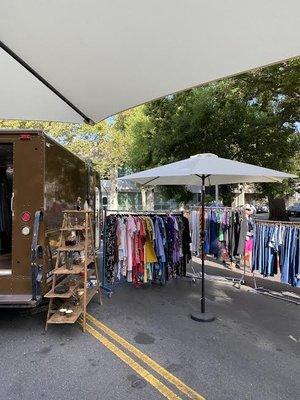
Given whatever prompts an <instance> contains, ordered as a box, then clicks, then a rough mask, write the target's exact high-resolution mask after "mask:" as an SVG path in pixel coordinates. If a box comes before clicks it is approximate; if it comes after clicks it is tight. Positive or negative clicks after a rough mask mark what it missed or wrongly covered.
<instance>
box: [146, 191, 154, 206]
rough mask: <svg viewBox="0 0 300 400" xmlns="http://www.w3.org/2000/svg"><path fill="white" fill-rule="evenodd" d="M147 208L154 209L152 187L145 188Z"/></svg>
mask: <svg viewBox="0 0 300 400" xmlns="http://www.w3.org/2000/svg"><path fill="white" fill-rule="evenodd" d="M147 210H148V211H152V210H154V189H153V187H149V188H147Z"/></svg>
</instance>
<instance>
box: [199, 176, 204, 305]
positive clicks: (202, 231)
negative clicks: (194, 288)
mask: <svg viewBox="0 0 300 400" xmlns="http://www.w3.org/2000/svg"><path fill="white" fill-rule="evenodd" d="M204 210H205V176H204V175H202V186H201V237H200V238H201V274H202V277H201V278H202V279H201V313H205V278H204V259H205V254H204V245H205V221H204V218H205V213H204Z"/></svg>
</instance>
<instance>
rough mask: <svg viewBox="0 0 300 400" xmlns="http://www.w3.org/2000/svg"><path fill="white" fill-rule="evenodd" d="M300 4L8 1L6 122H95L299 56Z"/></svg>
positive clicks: (4, 17)
mask: <svg viewBox="0 0 300 400" xmlns="http://www.w3.org/2000/svg"><path fill="white" fill-rule="evenodd" d="M299 14H300V2H299V0H285V1H281V0H263V1H262V0H251V1H248V0H226V1H221V0H163V1H162V0H130V1H124V0H51V1H49V0H39V1H36V0H26V1H24V0H1V1H0V88H1V96H0V119H29V120H58V121H67V122H82V121H83V120H86V121H87V122H92V121H95V122H98V121H99V120H102V119H104V118H106V117H108V116H110V115H113V114H115V113H118V112H120V111H122V110H125V109H128V108H130V107H134V106H136V105H138V104H142V103H145V102H147V101H150V100H153V99H157V98H159V97H163V96H166V95H168V94H170V93H175V92H178V91H181V90H185V89H187V88H191V87H194V86H198V85H201V84H204V83H207V82H210V81H213V80H216V79H220V78H223V77H226V76H231V75H235V74H238V73H241V72H244V71H248V70H250V69H253V68H257V67H261V66H265V65H270V64H273V63H276V62H280V61H283V60H286V59H289V58H291V57H296V56H298V55H299V54H300V41H299V33H300V24H299Z"/></svg>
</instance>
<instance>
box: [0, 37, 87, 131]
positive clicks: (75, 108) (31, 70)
mask: <svg viewBox="0 0 300 400" xmlns="http://www.w3.org/2000/svg"><path fill="white" fill-rule="evenodd" d="M0 48H1V49H3V50H4V51H5V52H6V53H7V54H9V55H10V56H11V57H12V58H13V59H14V60H16V61H17V62H18V63H19V64H21V65H22V66H23V67H24V68H25V69H27V71H28V72H30V73H31V74H32V75H33V76H34V77H36V78H37V79H38V80H39V81H40V82H42V83H43V84H44V85H45V86H47V88H48V89H50V90H51V91H52V92H53V93H54V94H56V96H58V97H59V98H60V99H61V100H62V101H63V102H65V103H66V104H68V106H69V107H71V108H72V109H73V110H74V111H75V112H76V113H77V114H79V115H80V116H81V117H82V118H83V120H84V122H85V123H87V124H89V125H95V122H94V121H93V120H92V119H91V118H89V117H88V116H87V115H86V114H84V113H83V112H82V111H81V110H79V108H77V107H76V106H75V105H74V104H73V103H71V102H70V100H69V99H67V98H66V97H65V96H64V95H63V94H62V93H60V92H59V91H58V90H57V89H56V88H55V87H54V86H52V85H51V83H49V82H48V81H47V80H46V79H45V78H43V77H42V76H41V75H40V74H39V73H38V72H37V71H35V70H34V69H33V68H32V67H31V66H30V65H29V64H27V62H26V61H24V60H23V59H22V58H21V57H19V56H18V54H16V53H15V52H14V51H13V50H12V49H10V48H9V47H8V46H6V44H5V43H3V42H1V40H0Z"/></svg>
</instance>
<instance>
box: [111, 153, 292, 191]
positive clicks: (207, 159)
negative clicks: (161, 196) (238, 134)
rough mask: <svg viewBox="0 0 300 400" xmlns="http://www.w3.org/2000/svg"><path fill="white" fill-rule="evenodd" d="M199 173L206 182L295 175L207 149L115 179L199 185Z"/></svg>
mask: <svg viewBox="0 0 300 400" xmlns="http://www.w3.org/2000/svg"><path fill="white" fill-rule="evenodd" d="M202 175H205V176H206V179H205V185H207V186H210V185H223V184H230V183H246V182H281V181H282V180H283V179H287V178H297V176H296V175H291V174H286V173H285V172H280V171H275V170H274V169H269V168H262V167H257V166H255V165H252V164H246V163H242V162H238V161H232V160H228V159H226V158H221V157H218V156H216V155H215V154H209V153H208V154H197V155H195V156H192V157H190V158H187V159H186V160H182V161H177V162H174V163H171V164H167V165H163V166H162V167H157V168H151V169H147V170H146V171H143V172H138V173H136V174H131V175H127V176H124V177H122V178H119V179H129V180H132V181H134V182H136V183H139V184H141V185H149V186H158V185H199V184H201V182H202Z"/></svg>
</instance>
